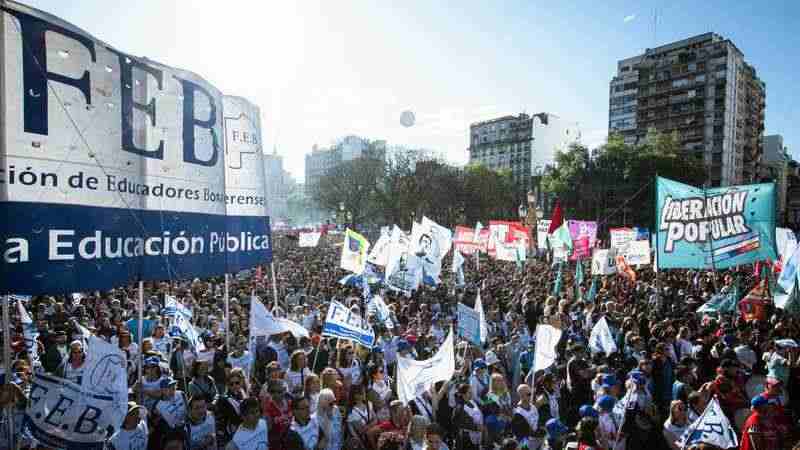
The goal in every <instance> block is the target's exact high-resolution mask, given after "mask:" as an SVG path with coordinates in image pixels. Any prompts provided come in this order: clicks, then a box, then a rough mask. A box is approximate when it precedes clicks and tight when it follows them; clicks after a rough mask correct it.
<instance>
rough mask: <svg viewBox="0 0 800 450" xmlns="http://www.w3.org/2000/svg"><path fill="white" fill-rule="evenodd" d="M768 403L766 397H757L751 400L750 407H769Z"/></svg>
mask: <svg viewBox="0 0 800 450" xmlns="http://www.w3.org/2000/svg"><path fill="white" fill-rule="evenodd" d="M768 403H769V400H767V398H766V397H764V396H763V395H756V396H755V397H753V399H752V400H750V407H751V408H758V407H759V406H767V404H768Z"/></svg>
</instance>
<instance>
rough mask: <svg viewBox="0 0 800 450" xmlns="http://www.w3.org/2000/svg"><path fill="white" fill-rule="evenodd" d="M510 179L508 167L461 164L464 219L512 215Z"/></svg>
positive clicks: (473, 220) (511, 182)
mask: <svg viewBox="0 0 800 450" xmlns="http://www.w3.org/2000/svg"><path fill="white" fill-rule="evenodd" d="M515 191H516V189H515V185H514V180H513V179H512V177H511V173H510V172H509V171H499V172H497V171H494V170H491V169H489V168H488V167H486V166H483V165H480V164H470V165H468V166H467V167H465V168H464V216H465V217H464V219H465V221H466V223H470V224H472V223H475V222H477V221H479V220H484V221H485V220H489V219H504V218H509V217H516V214H517V213H516V208H517V207H516V201H515V200H516V198H517V197H516V196H515Z"/></svg>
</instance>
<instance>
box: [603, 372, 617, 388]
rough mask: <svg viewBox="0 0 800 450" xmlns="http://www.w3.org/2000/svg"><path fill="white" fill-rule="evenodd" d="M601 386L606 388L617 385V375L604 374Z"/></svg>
mask: <svg viewBox="0 0 800 450" xmlns="http://www.w3.org/2000/svg"><path fill="white" fill-rule="evenodd" d="M601 383H602V384H601V385H600V386H601V387H603V388H606V389H611V388H613V387H614V386H616V385H617V377H615V376H614V375H604V376H603V379H602V380H601Z"/></svg>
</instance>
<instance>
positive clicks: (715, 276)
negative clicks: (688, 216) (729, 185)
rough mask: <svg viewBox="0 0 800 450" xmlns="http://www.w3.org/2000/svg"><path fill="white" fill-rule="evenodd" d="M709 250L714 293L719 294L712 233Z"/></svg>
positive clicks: (709, 238)
mask: <svg viewBox="0 0 800 450" xmlns="http://www.w3.org/2000/svg"><path fill="white" fill-rule="evenodd" d="M706 205H708V188H707V187H706V186H705V185H704V186H703V207H705V206H706ZM708 248H709V249H710V252H711V274H712V278H711V281H712V282H713V284H714V293H715V294H716V293H717V292H719V289H717V264H716V261H715V260H714V236H712V235H711V234H710V233H709V235H708Z"/></svg>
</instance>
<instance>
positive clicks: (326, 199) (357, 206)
mask: <svg viewBox="0 0 800 450" xmlns="http://www.w3.org/2000/svg"><path fill="white" fill-rule="evenodd" d="M382 166H383V161H381V160H380V159H376V158H356V159H354V160H351V161H345V162H342V163H340V164H338V165H336V166H335V167H333V168H332V169H330V170H329V171H328V173H326V174H325V175H324V176H323V177H321V178H320V179H319V182H318V183H317V184H315V185H314V186H312V187H311V198H312V199H313V200H314V201H315V202H316V203H317V204H318V205H319V206H320V208H322V209H324V210H328V211H340V212H341V213H343V214H344V216H345V218H346V222H348V223H349V224H352V226H355V225H358V224H363V223H365V222H367V221H368V220H369V218H370V217H371V216H372V215H374V214H375V212H376V208H375V199H376V195H377V191H378V183H379V182H380V181H381V179H382V176H383V173H382V172H383V167H382Z"/></svg>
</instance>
